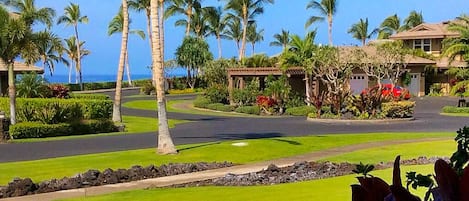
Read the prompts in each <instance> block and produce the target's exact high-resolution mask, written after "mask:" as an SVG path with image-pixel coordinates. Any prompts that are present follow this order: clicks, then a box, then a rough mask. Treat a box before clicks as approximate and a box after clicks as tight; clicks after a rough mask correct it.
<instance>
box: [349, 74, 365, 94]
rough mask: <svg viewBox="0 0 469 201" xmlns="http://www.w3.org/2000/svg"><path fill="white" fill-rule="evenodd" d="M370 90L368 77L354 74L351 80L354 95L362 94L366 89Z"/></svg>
mask: <svg viewBox="0 0 469 201" xmlns="http://www.w3.org/2000/svg"><path fill="white" fill-rule="evenodd" d="M366 88H368V76H366V75H364V74H354V75H352V78H351V79H350V90H352V93H353V94H360V93H361V92H362V91H363V90H364V89H366Z"/></svg>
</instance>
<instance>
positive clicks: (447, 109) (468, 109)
mask: <svg viewBox="0 0 469 201" xmlns="http://www.w3.org/2000/svg"><path fill="white" fill-rule="evenodd" d="M442 112H443V113H467V114H469V107H456V106H445V107H443V109H442Z"/></svg>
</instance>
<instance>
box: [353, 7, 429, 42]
mask: <svg viewBox="0 0 469 201" xmlns="http://www.w3.org/2000/svg"><path fill="white" fill-rule="evenodd" d="M422 23H424V20H423V15H422V12H417V11H411V12H410V14H409V16H408V17H407V18H405V19H404V23H401V20H400V18H399V16H397V14H394V15H391V16H389V17H387V18H386V19H384V21H383V22H382V23H381V25H380V27H379V28H375V29H370V28H369V26H368V18H365V19H363V18H361V19H360V21H359V22H357V23H355V24H353V25H352V26H351V27H350V29H349V30H348V33H350V34H352V36H353V38H355V39H357V40H360V41H361V43H362V45H366V40H368V39H370V38H371V37H373V36H374V35H376V34H378V39H388V38H389V37H390V36H391V35H393V34H396V33H399V32H402V31H407V30H409V29H412V28H414V27H416V26H417V25H419V24H422Z"/></svg>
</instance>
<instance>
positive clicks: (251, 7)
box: [225, 0, 274, 60]
mask: <svg viewBox="0 0 469 201" xmlns="http://www.w3.org/2000/svg"><path fill="white" fill-rule="evenodd" d="M227 1H228V0H227ZM266 3H270V4H273V3H274V0H229V1H228V3H227V4H226V7H225V9H227V10H231V11H232V12H233V13H232V14H231V16H232V17H236V18H239V19H241V22H242V25H243V34H242V39H241V49H240V51H239V60H241V59H243V57H244V56H245V55H246V39H247V31H248V30H247V29H248V24H249V23H252V22H254V18H255V17H256V16H257V15H260V14H262V13H264V8H263V5H264V4H266Z"/></svg>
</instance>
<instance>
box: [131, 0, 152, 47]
mask: <svg viewBox="0 0 469 201" xmlns="http://www.w3.org/2000/svg"><path fill="white" fill-rule="evenodd" d="M128 3H129V9H131V10H135V11H137V12H142V11H145V16H146V18H147V35H148V41H149V43H150V52H151V51H152V48H151V46H152V41H151V40H152V38H153V37H152V35H151V19H150V0H129V1H128Z"/></svg>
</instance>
